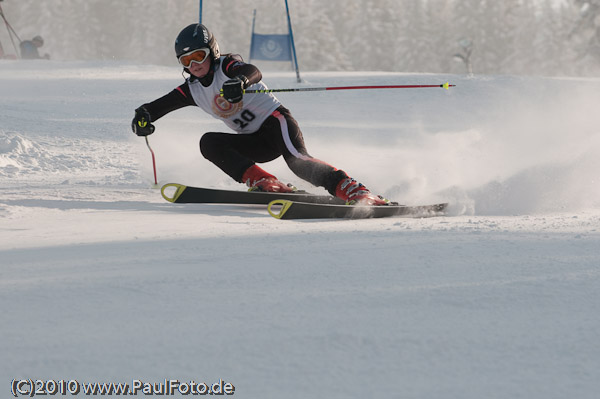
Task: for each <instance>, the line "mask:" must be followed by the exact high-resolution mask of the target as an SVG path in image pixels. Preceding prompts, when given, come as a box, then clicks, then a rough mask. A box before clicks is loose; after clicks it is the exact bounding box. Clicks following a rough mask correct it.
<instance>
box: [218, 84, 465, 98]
mask: <svg viewBox="0 0 600 399" xmlns="http://www.w3.org/2000/svg"><path fill="white" fill-rule="evenodd" d="M455 86H456V85H451V84H450V83H449V82H446V83H444V84H441V85H384V86H332V87H298V88H291V89H266V90H244V94H251V93H288V92H298V91H328V90H364V89H422V88H427V87H441V88H443V89H446V90H449V89H450V87H455ZM221 96H223V90H221Z"/></svg>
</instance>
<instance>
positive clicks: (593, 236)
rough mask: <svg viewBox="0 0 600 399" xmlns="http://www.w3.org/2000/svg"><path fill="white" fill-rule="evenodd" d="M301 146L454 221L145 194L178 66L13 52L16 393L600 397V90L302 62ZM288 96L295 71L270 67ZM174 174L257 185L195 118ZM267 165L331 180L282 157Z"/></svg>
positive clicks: (171, 139) (6, 263) (160, 162)
mask: <svg viewBox="0 0 600 399" xmlns="http://www.w3.org/2000/svg"><path fill="white" fill-rule="evenodd" d="M304 78H305V80H306V82H305V83H303V84H302V86H307V87H311V86H332V85H354V84H356V85H361V84H392V83H393V84H440V83H444V82H445V81H450V82H451V83H454V84H456V85H457V87H455V88H453V89H451V90H449V91H446V90H443V89H420V90H416V89H415V90H379V91H363V90H360V91H339V92H312V93H289V94H281V95H279V96H278V97H279V98H280V100H282V102H283V103H284V104H285V105H286V106H288V108H290V109H291V110H292V113H293V114H294V116H295V117H296V119H298V121H299V122H300V125H301V127H302V129H303V131H304V134H305V139H306V143H307V146H308V149H309V151H310V152H311V154H312V155H313V156H315V157H318V158H320V159H323V160H324V161H327V162H329V163H331V164H333V165H335V166H337V167H339V168H342V169H344V170H346V171H348V172H349V173H350V174H351V175H352V176H354V177H356V178H357V179H359V180H360V181H362V182H363V183H365V184H366V185H367V186H368V187H370V188H371V189H372V190H373V191H376V192H378V193H382V194H384V195H386V196H387V197H388V198H391V199H394V200H398V201H401V202H403V203H408V204H413V203H414V204H418V203H423V202H431V201H440V200H444V201H450V202H451V209H450V214H449V216H447V217H440V218H432V219H398V218H396V219H385V220H359V221H310V222H306V221H299V222H287V221H279V220H275V219H273V218H271V217H269V216H267V215H266V212H265V210H264V209H263V208H261V207H241V206H219V205H192V206H190V205H187V206H182V205H173V204H170V203H167V202H165V201H164V200H163V199H162V197H161V196H160V193H159V192H158V190H155V189H152V188H151V183H152V178H153V177H152V170H151V157H150V152H149V151H148V149H147V147H146V145H145V142H144V140H143V139H140V138H138V137H136V136H134V135H133V134H132V133H131V131H130V129H129V123H130V120H131V118H132V116H133V109H135V108H136V107H137V106H138V105H140V104H141V103H143V102H146V101H149V100H152V99H154V98H157V97H159V96H161V95H163V94H165V93H167V92H168V91H170V90H171V89H173V88H174V87H175V86H177V85H178V84H180V83H181V76H180V74H179V70H178V68H176V67H174V68H164V67H152V66H150V67H148V66H142V65H134V64H123V63H79V62H72V63H60V62H42V61H39V62H35V61H27V62H18V61H2V62H0V251H1V252H0V277H1V278H0V314H1V315H2V316H1V319H0V334H1V337H2V340H0V353H2V354H3V355H2V358H3V362H2V363H1V365H0V384H5V388H6V389H5V390H7V389H8V388H9V385H10V381H11V380H12V379H13V378H31V379H33V380H35V379H56V380H60V379H67V380H68V379H77V380H79V381H80V382H125V383H127V382H128V383H130V384H131V380H133V379H141V380H143V381H144V382H161V381H162V380H164V379H165V378H167V379H171V378H172V379H179V380H181V381H189V380H194V381H196V382H202V381H204V382H206V383H212V382H215V381H219V379H223V380H225V381H227V382H230V383H232V384H233V385H235V387H236V391H235V396H236V397H237V396H239V397H266V398H281V397H294V398H295V397H297V398H301V397H302V398H304V397H307V396H311V397H339V398H348V397H463V398H481V397H498V398H501V397H502V398H506V397H528V398H532V397H533V398H559V397H578V398H592V397H595V395H596V394H597V392H598V389H599V388H600V384H599V383H598V381H600V378H599V377H600V376H599V375H598V374H599V372H598V370H600V360H599V359H600V349H599V348H600V347H599V346H598V344H597V342H598V339H599V338H600V321H599V320H598V317H597V314H598V311H599V310H600V294H598V292H599V291H600V281H599V277H600V255H599V250H598V248H600V246H599V244H600V234H599V232H598V228H599V226H600V210H599V206H600V183H599V181H598V177H597V176H598V170H600V127H598V124H597V115H596V113H597V109H598V105H599V104H600V94H599V93H600V80H598V79H553V78H534V77H528V78H525V77H515V76H493V77H492V76H482V77H474V78H467V77H464V76H445V75H444V76H441V75H424V74H389V73H347V74H340V73H335V74H327V73H313V74H311V73H307V74H305V76H304ZM265 81H266V83H267V84H268V85H269V86H270V87H273V88H276V87H288V86H295V85H296V84H295V83H294V77H293V75H292V74H282V73H279V74H269V73H265ZM156 127H157V132H156V133H155V134H154V135H152V136H150V138H149V139H150V143H151V145H152V147H153V148H154V150H155V153H156V158H157V167H158V177H159V180H160V181H161V182H163V183H165V182H171V181H176V182H181V183H186V184H190V185H201V186H210V187H220V188H229V189H244V188H243V186H241V185H239V184H237V183H235V182H232V181H230V179H229V178H227V177H226V176H225V175H223V174H222V173H221V172H220V171H219V170H218V169H217V168H216V167H215V166H213V165H212V164H210V163H209V162H207V161H206V160H204V159H202V157H201V156H200V154H199V151H198V140H199V138H200V136H201V135H202V133H203V132H206V131H226V130H225V127H224V126H223V125H221V124H220V122H218V121H216V120H213V119H211V118H210V117H209V116H207V115H204V114H202V113H201V111H199V110H198V109H192V108H189V109H184V110H180V111H177V112H175V113H173V114H170V115H168V116H166V117H164V118H163V119H161V120H159V121H158V122H157V123H156ZM265 168H266V169H267V170H269V171H271V172H272V173H274V174H276V175H277V176H278V177H280V178H281V179H282V180H286V181H291V182H294V183H295V184H296V185H297V186H299V187H301V188H304V189H307V190H310V191H313V192H317V193H320V192H322V189H319V188H314V187H310V186H309V185H308V184H307V183H303V182H302V181H300V180H299V179H298V178H296V177H295V176H294V175H293V174H291V172H289V171H288V169H287V168H286V166H285V164H284V162H283V161H281V160H276V161H274V162H271V163H270V164H267V165H266V166H265Z"/></svg>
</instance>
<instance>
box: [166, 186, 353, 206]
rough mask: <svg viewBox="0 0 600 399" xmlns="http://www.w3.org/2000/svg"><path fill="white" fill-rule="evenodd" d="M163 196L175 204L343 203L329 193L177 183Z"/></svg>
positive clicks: (168, 187)
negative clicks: (278, 191) (284, 201)
mask: <svg viewBox="0 0 600 399" xmlns="http://www.w3.org/2000/svg"><path fill="white" fill-rule="evenodd" d="M160 192H161V194H162V196H163V198H164V199H165V200H167V201H169V202H173V203H177V204H261V205H267V204H269V203H270V202H271V201H273V200H276V199H279V200H290V201H299V202H304V203H319V204H343V203H344V202H343V201H342V200H340V199H339V198H336V197H333V196H330V195H315V194H310V193H307V192H306V191H297V192H294V193H266V192H262V191H235V190H219V189H213V188H203V187H190V186H185V185H183V184H178V183H168V184H165V185H164V186H162V188H161V190H160Z"/></svg>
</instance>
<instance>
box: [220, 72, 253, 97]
mask: <svg viewBox="0 0 600 399" xmlns="http://www.w3.org/2000/svg"><path fill="white" fill-rule="evenodd" d="M248 83H249V82H248V78H247V77H245V76H244V75H238V76H236V77H235V78H233V79H229V80H228V81H226V82H225V83H223V89H222V90H223V97H225V100H227V101H229V102H230V103H239V102H240V101H242V97H243V96H244V89H246V87H248Z"/></svg>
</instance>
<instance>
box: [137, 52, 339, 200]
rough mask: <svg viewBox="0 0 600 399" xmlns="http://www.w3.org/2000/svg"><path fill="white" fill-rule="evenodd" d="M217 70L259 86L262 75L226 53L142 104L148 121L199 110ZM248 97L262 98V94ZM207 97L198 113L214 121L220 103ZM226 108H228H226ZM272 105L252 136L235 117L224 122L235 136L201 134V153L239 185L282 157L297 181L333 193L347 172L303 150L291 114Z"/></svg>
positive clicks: (219, 99)
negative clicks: (256, 168)
mask: <svg viewBox="0 0 600 399" xmlns="http://www.w3.org/2000/svg"><path fill="white" fill-rule="evenodd" d="M219 69H220V71H219ZM219 72H222V73H223V74H224V75H225V76H226V77H227V78H234V77H236V76H239V75H244V76H245V77H246V78H247V79H248V81H249V85H253V84H255V83H259V82H260V81H261V79H262V74H261V72H260V70H259V69H258V68H257V67H255V66H254V65H251V64H246V63H244V62H243V61H242V58H241V56H239V55H237V54H227V55H225V56H222V57H221V58H220V59H219V60H217V61H216V62H215V61H213V65H212V67H211V70H210V72H209V73H208V74H207V75H206V76H205V77H203V78H196V77H195V76H193V75H192V76H191V77H190V78H188V79H186V81H185V83H183V84H182V85H180V86H178V87H177V88H175V89H174V90H173V91H171V92H170V93H168V94H167V95H165V96H163V97H161V98H159V99H157V100H155V101H152V102H150V103H146V104H144V105H143V106H142V107H144V108H145V109H146V110H147V111H148V113H149V114H150V118H151V122H154V121H156V120H157V119H159V118H161V117H163V116H164V115H166V114H167V113H169V112H171V111H174V110H177V109H179V108H182V107H186V106H191V105H193V106H200V104H197V103H196V101H195V98H196V99H199V98H201V96H202V95H203V94H205V93H203V92H204V91H209V90H213V91H214V90H215V88H214V87H212V86H214V85H213V83H214V82H213V81H214V79H215V74H216V73H219ZM219 76H221V77H222V76H223V75H219ZM198 83H200V84H201V86H200V85H199V84H198ZM261 83H262V82H261ZM219 88H220V87H219ZM249 95H250V94H248V95H247V96H249ZM252 95H256V96H261V95H263V94H252ZM208 98H209V99H210V102H211V103H212V104H210V106H211V107H210V108H208V106H205V108H203V109H204V110H205V111H207V112H209V113H211V114H212V115H213V116H215V117H217V118H219V117H221V118H222V111H223V107H224V105H223V102H224V101H225V100H223V99H222V98H218V96H215V97H214V100H213V99H212V98H211V97H210V96H209V97H208ZM273 98H274V97H273ZM198 101H200V100H198ZM274 101H277V100H276V99H275V100H274ZM213 102H214V103H213ZM277 104H278V106H277ZM225 105H227V106H229V105H230V104H225ZM275 106H276V107H277V108H276V109H275V110H274V111H273V112H272V113H271V114H270V115H266V116H265V117H264V120H263V121H262V123H260V124H258V125H256V123H257V122H260V120H258V119H257V120H255V121H252V123H254V124H255V125H256V126H258V128H257V130H254V131H252V132H247V131H246V132H241V131H242V129H243V128H244V126H245V125H247V124H248V123H249V122H248V123H246V122H245V120H240V119H236V120H234V121H233V122H235V123H236V124H237V125H236V126H231V122H230V121H226V122H229V125H230V127H232V129H234V130H236V131H237V132H238V133H219V132H209V133H205V134H204V135H203V136H202V138H201V139H200V151H201V152H202V155H203V156H204V157H205V158H206V159H208V160H209V161H211V162H212V163H214V164H215V165H217V166H218V167H219V168H220V169H221V170H223V171H224V172H225V173H227V174H228V175H229V176H231V177H232V178H233V179H234V180H236V181H238V182H242V175H243V174H244V172H245V171H246V170H247V169H248V168H250V167H251V166H252V165H254V164H255V163H262V162H269V161H272V160H274V159H276V158H278V157H279V156H281V155H283V158H284V159H285V161H286V163H287V165H288V166H289V168H290V169H291V170H292V171H293V172H294V173H295V174H296V175H297V176H298V177H300V178H302V179H304V180H306V181H308V182H310V183H312V184H313V185H315V186H320V187H324V188H325V189H326V190H327V191H328V192H329V193H331V194H332V195H335V191H336V186H337V184H338V183H339V182H340V181H341V180H342V179H345V178H347V177H348V176H347V174H346V173H345V172H344V171H342V170H338V169H336V168H334V167H333V166H331V165H328V164H326V163H325V162H322V161H320V160H318V159H316V158H313V157H312V156H310V155H309V154H308V152H307V151H306V147H305V145H304V139H303V137H302V132H301V131H300V127H299V126H298V123H297V122H296V120H295V119H294V118H293V117H292V115H291V113H290V111H289V110H288V109H287V108H285V107H284V106H282V105H281V104H279V102H278V101H277V103H276V104H275ZM245 112H246V111H245ZM217 114H220V115H221V116H219V115H217ZM242 115H243V116H244V117H246V116H249V117H247V118H245V119H249V120H251V119H250V118H252V119H254V114H253V113H252V112H247V114H246V115H244V114H242ZM242 119H244V118H242ZM240 132H241V134H240Z"/></svg>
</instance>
